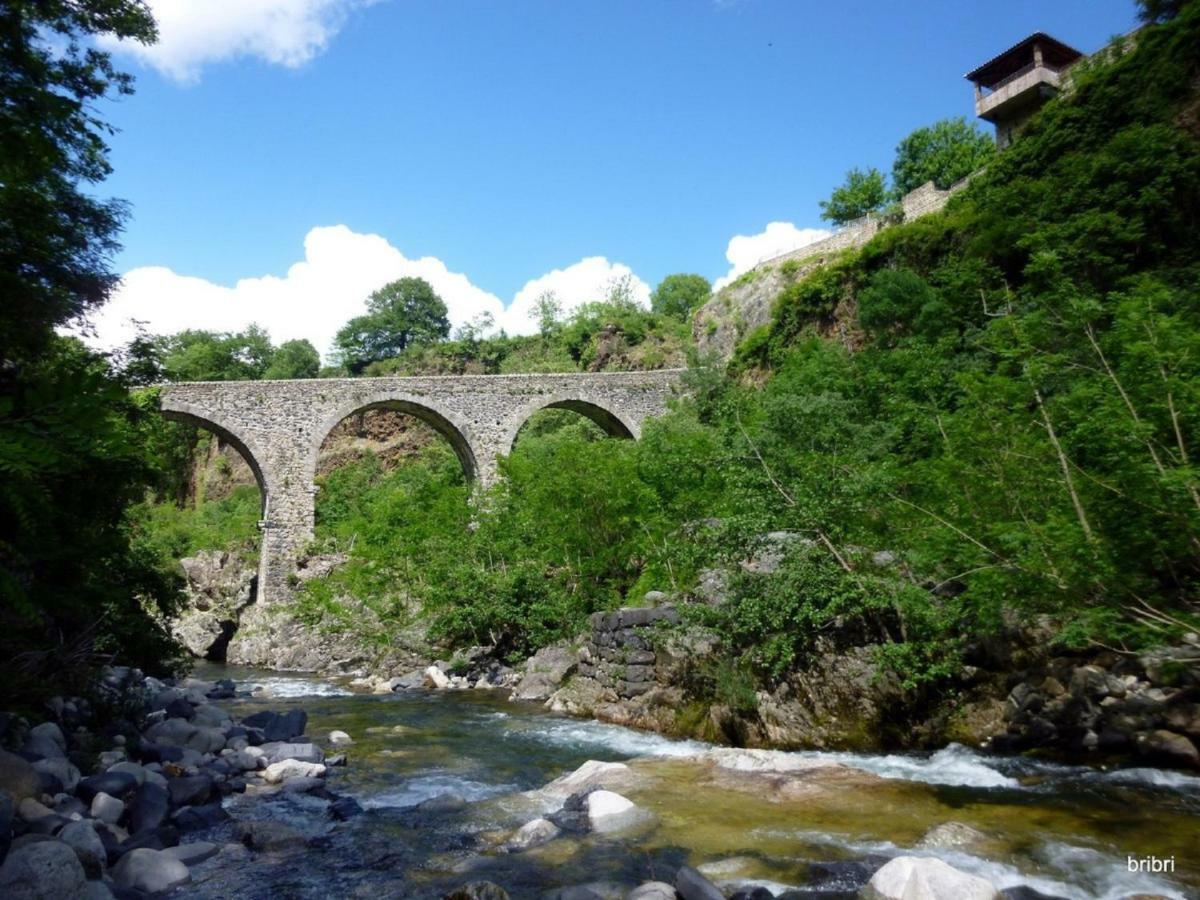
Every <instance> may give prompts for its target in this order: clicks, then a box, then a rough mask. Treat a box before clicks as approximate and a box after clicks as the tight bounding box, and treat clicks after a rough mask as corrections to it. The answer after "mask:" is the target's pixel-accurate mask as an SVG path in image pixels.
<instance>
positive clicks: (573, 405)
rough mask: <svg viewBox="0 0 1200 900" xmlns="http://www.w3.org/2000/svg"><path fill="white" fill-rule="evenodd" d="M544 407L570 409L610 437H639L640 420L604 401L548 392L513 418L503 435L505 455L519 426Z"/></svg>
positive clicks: (515, 437) (508, 451) (518, 431)
mask: <svg viewBox="0 0 1200 900" xmlns="http://www.w3.org/2000/svg"><path fill="white" fill-rule="evenodd" d="M543 409H569V410H571V411H572V412H577V413H579V414H580V415H581V416H583V417H584V418H587V419H591V420H592V421H593V422H595V423H596V424H597V425H598V426H600V428H601V429H603V430H604V432H605V433H606V434H608V435H610V436H612V437H616V438H625V439H628V440H636V439H637V438H639V437H641V433H642V426H641V423H640V422H638V421H635V420H633V419H631V418H629V417H628V416H626V415H624V414H623V413H621V412H620V411H619V410H616V409H613V408H612V407H611V406H609V405H607V404H603V403H599V402H596V401H595V400H588V399H586V398H584V397H580V396H577V395H575V394H551V395H549V396H545V395H543V396H540V397H538V398H537V399H536V400H534V401H533V402H532V403H529V404H527V405H526V406H524V407H523V408H522V409H520V410H519V411H518V412H517V413H516V415H514V416H513V417H512V420H511V421H510V422H509V425H508V429H507V432H506V433H505V435H504V443H503V446H502V448H501V449H502V451H503V452H504V453H505V454H508V453H512V451H513V447H514V446H515V445H516V443H517V435H518V434H519V433H520V431H521V426H522V425H524V424H525V423H526V422H528V421H529V419H530V417H532V416H533V414H534V413H537V412H541V411H542V410H543Z"/></svg>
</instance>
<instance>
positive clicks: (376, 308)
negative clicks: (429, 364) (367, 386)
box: [334, 278, 450, 375]
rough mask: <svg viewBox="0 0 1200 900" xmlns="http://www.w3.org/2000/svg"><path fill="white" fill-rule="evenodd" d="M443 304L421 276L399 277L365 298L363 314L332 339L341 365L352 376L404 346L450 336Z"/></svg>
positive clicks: (352, 320)
mask: <svg viewBox="0 0 1200 900" xmlns="http://www.w3.org/2000/svg"><path fill="white" fill-rule="evenodd" d="M446 313H447V310H446V304H445V303H444V302H443V301H442V298H441V297H439V296H438V295H437V292H436V291H434V289H433V287H432V286H430V284H429V282H427V281H426V280H425V279H423V278H401V279H399V280H397V281H393V282H391V283H390V284H386V285H384V286H383V287H381V288H380V289H379V290H377V291H375V292H374V293H373V294H371V296H370V297H368V298H367V313H366V315H362V316H356V317H355V318H353V319H351V320H350V321H349V322H347V323H346V324H345V325H344V326H343V327H342V329H341V330H340V331H338V333H337V337H336V338H335V339H334V344H335V346H336V347H337V352H338V355H339V357H340V358H341V362H342V364H343V365H344V366H345V367H346V368H347V369H348V370H349V371H350V373H351V374H353V375H358V374H360V373H361V372H362V370H363V369H365V368H366V367H367V366H368V365H370V364H371V363H373V362H378V361H380V360H384V359H389V358H391V357H393V356H397V355H399V354H400V353H402V352H403V351H404V350H405V348H407V347H410V346H418V345H421V344H432V343H435V342H437V341H442V340H445V339H446V338H447V337H449V336H450V320H449V319H448V318H447V316H446Z"/></svg>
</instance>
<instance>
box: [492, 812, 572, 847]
mask: <svg viewBox="0 0 1200 900" xmlns="http://www.w3.org/2000/svg"><path fill="white" fill-rule="evenodd" d="M561 831H562V829H560V828H559V827H558V826H557V825H555V824H554V823H553V822H551V821H550V820H549V819H534V820H533V821H531V822H526V823H525V824H524V825H522V826H521V827H520V828H518V829H517V832H516V834H514V835H513V836H512V837H511V838H509V840H508V841H506V842H505V843H504V844H503V845H502V847H501V849H502V850H503V851H504V852H506V853H520V852H521V851H522V850H529V849H532V848H533V847H540V846H541V845H542V844H544V843H546V842H547V841H551V840H553V839H554V838H556V837H558V835H559V834H560V833H561Z"/></svg>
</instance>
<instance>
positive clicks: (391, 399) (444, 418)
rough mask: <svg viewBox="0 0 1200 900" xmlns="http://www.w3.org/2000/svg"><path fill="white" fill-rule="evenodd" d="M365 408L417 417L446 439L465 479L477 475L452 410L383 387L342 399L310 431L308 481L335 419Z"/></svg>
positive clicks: (464, 430)
mask: <svg viewBox="0 0 1200 900" xmlns="http://www.w3.org/2000/svg"><path fill="white" fill-rule="evenodd" d="M369 409H392V410H395V411H397V412H402V413H404V414H406V415H410V416H413V417H414V418H417V419H420V420H421V421H422V422H424V423H425V424H427V425H429V426H430V427H431V428H433V430H434V431H436V432H437V433H438V434H440V435H441V436H442V437H444V438H445V439H446V440H447V441H449V443H450V446H451V448H452V449H453V450H454V454H455V456H457V457H458V461H459V463H460V464H461V465H462V468H463V474H464V475H465V476H466V477H467V480H468V481H474V480H476V479H477V478H478V477H479V464H478V462H477V461H476V457H475V449H474V448H473V447H472V446H471V441H470V439H469V438H468V437H467V435H468V434H469V429H468V427H467V425H466V424H465V423H464V422H462V420H460V419H459V418H458V417H457V416H456V415H455V414H454V413H451V412H447V411H444V410H440V409H437V408H436V407H434V406H431V405H430V404H429V403H427V402H426V401H424V400H422V399H420V398H417V397H412V396H408V395H404V394H396V393H392V392H387V391H384V392H382V393H379V394H374V395H371V396H368V397H360V398H358V399H356V400H352V401H350V402H348V403H344V404H342V405H341V406H340V407H338V408H337V409H336V410H334V411H333V412H332V413H330V414H329V415H328V416H327V417H326V418H325V420H324V421H323V422H321V424H320V425H319V426H318V427H317V429H316V431H314V432H313V439H312V446H311V447H310V448H309V454H308V456H309V458H308V478H309V481H310V482H311V481H312V480H313V478H315V477H316V472H317V457H318V456H319V455H320V452H321V445H322V444H323V443H325V438H326V437H328V436H329V432H331V431H333V429H334V428H335V427H337V425H338V423H339V422H341V421H342V420H343V419H345V418H347V417H348V416H352V415H354V414H355V413H361V412H366V411H367V410H369Z"/></svg>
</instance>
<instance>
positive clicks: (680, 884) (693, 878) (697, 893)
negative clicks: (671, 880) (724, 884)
mask: <svg viewBox="0 0 1200 900" xmlns="http://www.w3.org/2000/svg"><path fill="white" fill-rule="evenodd" d="M675 890H676V892H677V893H678V894H679V896H680V897H682V898H683V900H725V895H724V894H723V893H721V890H720V889H719V888H718V887H717V886H716V885H715V884H713V883H712V882H711V881H709V880H708V879H707V878H705V877H704V876H703V875H701V874H700V873H699V872H697V871H696V870H695V869H693V868H692V867H691V866H680V867H679V871H678V872H676V873H675Z"/></svg>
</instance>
